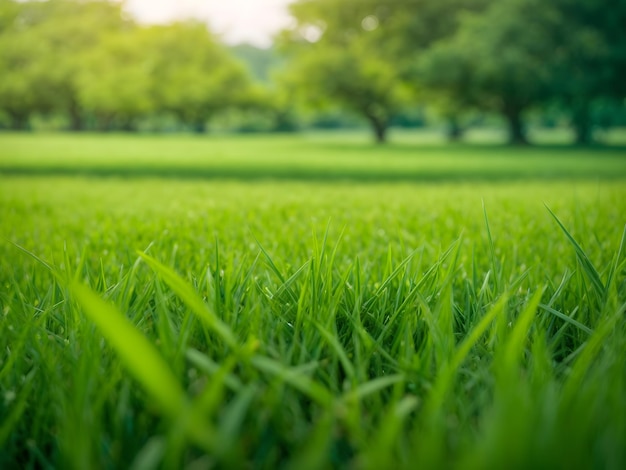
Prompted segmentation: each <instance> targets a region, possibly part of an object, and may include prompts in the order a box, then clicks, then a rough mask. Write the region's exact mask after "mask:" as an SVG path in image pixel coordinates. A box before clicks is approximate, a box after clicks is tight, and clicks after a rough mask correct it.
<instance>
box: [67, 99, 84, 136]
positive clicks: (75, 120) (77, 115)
mask: <svg viewBox="0 0 626 470" xmlns="http://www.w3.org/2000/svg"><path fill="white" fill-rule="evenodd" d="M69 115H70V130H71V131H74V132H79V131H82V130H83V129H84V128H85V125H84V122H83V117H82V116H81V112H80V107H79V106H78V104H76V103H72V104H71V105H70V109H69Z"/></svg>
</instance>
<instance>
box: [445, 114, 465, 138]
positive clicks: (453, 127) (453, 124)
mask: <svg viewBox="0 0 626 470" xmlns="http://www.w3.org/2000/svg"><path fill="white" fill-rule="evenodd" d="M462 138H463V128H462V127H461V125H460V124H459V120H458V119H457V117H456V116H450V117H449V118H448V140H449V141H450V142H458V141H459V140H461V139H462Z"/></svg>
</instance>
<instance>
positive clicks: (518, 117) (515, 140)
mask: <svg viewBox="0 0 626 470" xmlns="http://www.w3.org/2000/svg"><path fill="white" fill-rule="evenodd" d="M504 116H505V117H506V119H507V123H508V128H509V144H511V145H528V139H527V138H526V131H525V129H524V121H523V119H522V109H521V108H519V107H509V108H507V109H505V111H504Z"/></svg>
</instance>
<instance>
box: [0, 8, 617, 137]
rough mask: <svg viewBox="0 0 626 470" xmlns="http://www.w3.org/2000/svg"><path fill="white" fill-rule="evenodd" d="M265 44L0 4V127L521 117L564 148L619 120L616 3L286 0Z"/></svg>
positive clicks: (181, 26)
mask: <svg viewBox="0 0 626 470" xmlns="http://www.w3.org/2000/svg"><path fill="white" fill-rule="evenodd" d="M291 12H292V14H293V16H294V18H295V20H296V21H295V22H294V25H293V26H292V27H291V28H290V29H287V30H285V31H283V32H281V33H280V34H279V35H278V36H277V38H276V41H275V46H274V48H273V49H271V50H261V49H257V48H253V47H251V46H245V45H242V46H235V47H230V48H229V47H226V46H225V45H223V44H221V43H220V41H219V37H217V36H215V35H213V34H212V33H211V32H210V31H209V30H208V29H207V27H206V25H205V24H203V23H199V22H193V21H187V22H177V23H172V24H169V25H159V26H145V25H139V24H137V23H136V22H135V21H133V19H132V18H130V17H128V15H126V14H125V12H124V11H123V7H122V5H121V4H120V2H113V1H102V0H99V1H84V0H83V1H80V0H48V1H45V2H42V1H20V2H18V1H15V0H0V127H4V128H12V129H30V128H33V127H39V128H41V127H49V128H66V129H72V130H76V131H79V130H84V129H87V130H103V131H105V130H143V129H145V130H152V131H167V130H183V129H187V130H193V131H199V132H203V131H205V130H206V129H207V127H208V126H210V127H216V128H227V129H230V130H238V131H289V130H295V129H298V128H300V127H303V126H317V127H341V126H351V125H352V126H354V125H360V123H367V124H368V125H369V126H370V127H371V129H372V131H373V133H374V135H375V136H376V139H377V140H378V141H381V142H382V141H384V140H385V138H386V133H387V129H388V128H389V127H390V126H392V125H400V126H406V127H417V126H420V125H423V124H424V123H425V121H426V120H427V119H433V116H435V118H436V119H438V120H439V121H440V122H445V123H446V124H447V126H448V128H449V133H450V137H452V138H460V137H461V136H462V133H463V130H464V128H465V127H466V126H467V125H469V124H471V123H475V122H480V121H481V120H484V119H485V116H500V119H502V120H503V122H505V123H506V125H507V127H508V130H509V136H510V141H511V142H512V143H525V142H526V132H525V123H526V122H527V119H528V116H529V115H532V116H534V118H535V119H536V120H538V121H539V122H541V123H543V124H545V125H556V124H560V123H563V122H566V123H568V124H569V125H571V126H572V127H573V129H574V130H575V132H576V139H577V142H578V143H581V144H585V143H589V142H590V141H591V140H592V139H593V129H594V128H595V127H598V126H601V127H604V128H607V127H610V126H615V125H625V124H626V106H625V100H626V2H625V1H621V0H620V1H615V0H300V1H296V2H294V3H293V4H292V5H291Z"/></svg>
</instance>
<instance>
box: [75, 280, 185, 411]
mask: <svg viewBox="0 0 626 470" xmlns="http://www.w3.org/2000/svg"><path fill="white" fill-rule="evenodd" d="M70 292H71V294H72V296H73V297H74V298H75V299H76V301H77V302H78V303H79V304H80V306H81V307H82V310H83V312H84V313H85V315H86V316H87V317H88V318H89V319H90V320H91V321H93V322H94V323H95V324H96V326H97V327H98V329H99V330H100V332H101V333H102V335H103V336H104V338H105V339H106V340H107V342H108V343H109V344H110V345H111V347H112V348H113V349H114V351H115V352H116V353H117V355H118V356H119V358H120V360H121V361H122V363H123V364H124V366H125V367H126V368H127V369H128V371H129V372H130V373H131V374H132V376H133V377H134V378H135V380H137V382H139V383H140V384H141V386H142V387H143V388H144V389H145V390H146V391H147V392H148V393H149V394H150V395H151V396H152V397H153V398H154V399H155V401H156V402H157V403H158V404H159V407H160V408H161V410H162V411H163V412H164V413H165V414H167V415H169V416H172V417H175V416H177V415H178V414H179V413H181V412H183V410H184V409H185V408H186V406H187V397H186V395H185V393H184V391H183V389H182V388H181V386H180V384H179V382H178V380H177V379H176V377H174V374H173V373H172V371H171V370H170V368H169V366H168V365H167V363H166V362H165V361H164V359H163V358H162V357H161V355H160V354H159V352H158V351H157V350H156V348H155V347H154V345H152V344H151V343H150V342H149V341H148V340H147V339H146V337H145V336H144V335H142V334H141V333H140V332H139V331H137V329H136V328H135V327H134V326H133V325H132V324H131V323H130V321H129V320H128V319H127V318H126V317H125V316H124V315H122V314H121V313H120V312H119V311H118V310H117V309H116V308H115V307H113V306H112V305H110V304H108V303H107V302H105V301H104V300H102V299H101V298H100V297H99V296H98V295H96V294H95V293H94V292H92V291H91V289H89V288H88V287H86V286H84V285H82V284H78V283H72V284H71V286H70Z"/></svg>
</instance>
